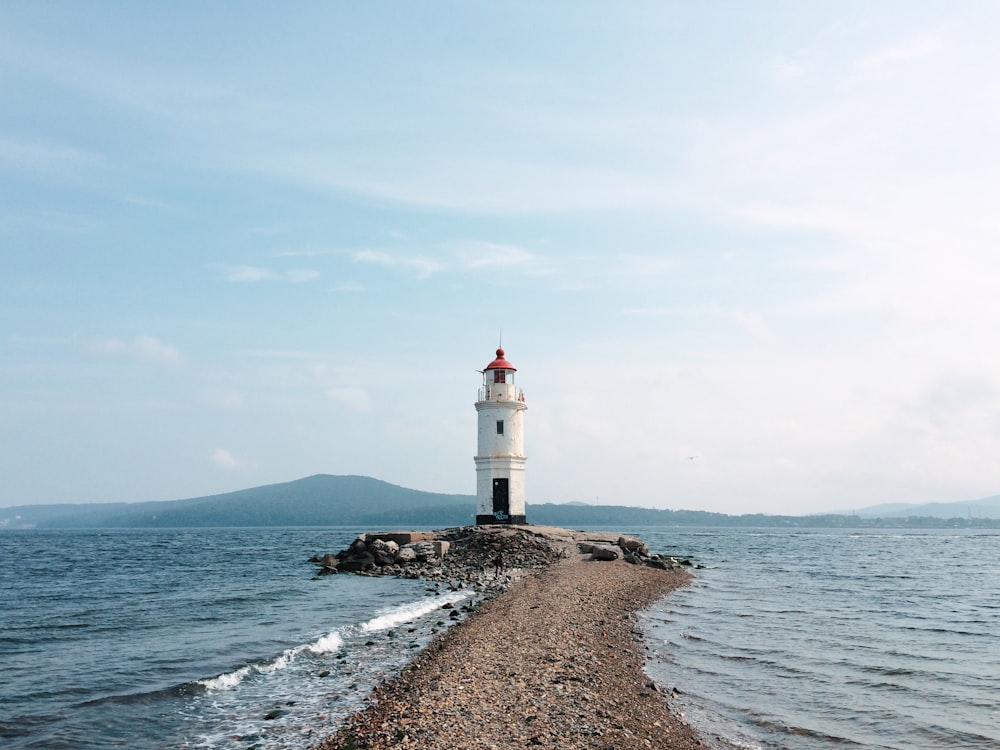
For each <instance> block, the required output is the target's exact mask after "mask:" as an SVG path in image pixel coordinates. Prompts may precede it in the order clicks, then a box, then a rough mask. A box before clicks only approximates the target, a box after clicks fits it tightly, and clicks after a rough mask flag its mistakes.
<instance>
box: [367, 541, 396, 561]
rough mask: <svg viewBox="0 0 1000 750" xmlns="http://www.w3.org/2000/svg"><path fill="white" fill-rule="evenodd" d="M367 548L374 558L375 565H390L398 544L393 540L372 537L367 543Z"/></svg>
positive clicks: (394, 559) (393, 559)
mask: <svg viewBox="0 0 1000 750" xmlns="http://www.w3.org/2000/svg"><path fill="white" fill-rule="evenodd" d="M368 549H369V550H370V552H371V554H372V557H374V558H375V564H376V565H392V564H393V563H394V562H395V561H396V554H397V553H398V552H399V545H398V544H396V543H395V542H393V541H388V542H387V541H384V540H382V539H374V540H372V541H371V542H370V543H369V544H368Z"/></svg>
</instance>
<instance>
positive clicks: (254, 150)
mask: <svg viewBox="0 0 1000 750" xmlns="http://www.w3.org/2000/svg"><path fill="white" fill-rule="evenodd" d="M998 22H1000V6H998V5H997V4H995V3H992V2H982V3H977V2H965V3H960V4H957V5H954V6H952V5H948V4H944V3H937V2H934V3H920V2H900V3H891V2H877V3H852V2H837V3H833V2H830V3H801V2H788V3H781V2H775V3H751V2H726V3H712V2H706V3H682V2H653V3H642V2H635V3H627V4H621V3H590V2H552V3H517V2H515V3H504V4H501V5H497V4H495V3H468V2H461V3H459V2H454V3H445V2H429V3H402V2H396V3H393V2H387V3H354V4H350V3H300V4H292V5H290V6H285V7H280V8H279V7H278V6H276V5H275V4H273V3H238V4H237V3H184V2H180V3H168V4H159V5H157V4H146V3H143V4H138V3H136V4H130V3H86V4H83V3H75V2H64V3H61V2H47V3H14V2H0V101H2V106H0V417H2V418H0V446H2V451H0V476H2V478H3V481H2V482H0V506H9V505H17V504H27V503H48V502H91V501H121V500H125V501H133V500H159V499H175V498H180V497H191V496H198V495H207V494H212V493H216V492H223V491H229V490H235V489H242V488H245V487H251V486H257V485H260V484H267V483H272V482H279V481H286V480H291V479H296V478H299V477H302V476H306V475H310V474H316V473H332V474H365V475H370V476H375V477H378V478H381V479H385V480H386V481H390V482H393V483H396V484H401V485H404V486H408V487H414V488H418V489H425V490H433V491H440V492H457V493H467V494H472V493H474V492H475V469H474V464H473V461H472V456H473V454H474V453H475V435H476V425H475V419H476V414H475V411H474V408H473V402H474V401H475V397H476V393H477V390H478V386H479V383H480V376H479V375H478V374H477V373H476V372H475V371H476V370H477V369H481V368H482V367H483V366H485V365H486V364H487V363H488V362H489V361H490V360H491V359H492V358H493V351H494V349H495V348H496V346H497V343H498V339H499V336H500V331H501V329H502V331H503V344H504V348H505V349H506V351H507V354H508V358H509V359H510V360H511V361H512V362H513V363H514V364H515V365H516V366H517V367H518V368H519V372H518V384H519V386H520V387H522V388H524V390H525V393H526V398H527V403H528V406H529V410H528V412H527V415H526V426H525V442H526V449H527V453H528V475H527V487H528V501H529V503H531V502H546V501H554V502H564V501H569V500H581V501H585V502H600V503H625V504H631V505H645V506H651V507H664V508H694V509H705V510H713V511H723V512H731V513H740V512H768V513H793V514H794V513H809V512H818V511H826V510H831V509H842V508H851V507H861V506H864V505H869V504H874V503H881V502H924V501H952V500H967V499H972V498H977V497H982V496H986V495H991V494H996V493H997V492H1000V460H998V456H1000V389H998V384H1000V352H998V347H997V345H996V341H997V331H998V330H1000V293H998V290H1000V245H998V239H1000V212H998V211H997V209H996V206H995V203H996V196H997V195H998V194H1000V184H998V183H1000V170H998V167H1000V159H998V156H1000V140H998V139H997V137H996V134H997V133H998V132H1000V50H998V48H997V45H996V43H995V29H996V28H998Z"/></svg>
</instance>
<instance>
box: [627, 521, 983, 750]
mask: <svg viewBox="0 0 1000 750" xmlns="http://www.w3.org/2000/svg"><path fill="white" fill-rule="evenodd" d="M645 537H646V540H647V542H648V543H649V544H650V546H651V548H653V549H657V550H660V551H665V552H668V553H670V554H679V555H690V556H691V557H692V558H693V559H695V560H698V561H700V562H702V563H703V564H705V565H706V566H707V568H706V569H704V570H700V571H698V575H697V578H696V580H695V582H694V584H693V585H692V586H691V587H688V588H686V589H681V590H679V591H677V592H676V593H674V594H673V595H671V596H670V597H668V598H667V599H665V600H663V601H661V602H659V603H658V605H657V606H656V607H655V608H654V609H653V610H652V611H651V612H649V613H648V614H647V616H646V617H645V620H644V625H645V630H646V633H647V646H648V647H649V649H650V655H651V657H652V660H651V662H650V664H649V666H648V668H647V671H648V673H649V674H650V676H651V677H653V679H655V680H657V681H659V682H661V683H662V684H664V685H666V686H668V687H676V688H677V689H678V690H679V691H680V694H679V695H678V696H677V697H676V699H674V700H673V701H672V704H673V705H674V707H675V708H680V709H681V710H683V711H684V713H685V717H686V719H687V720H688V721H689V723H691V724H692V725H693V726H695V727H696V728H698V729H700V730H702V732H703V734H704V735H705V737H706V738H707V739H708V740H709V741H710V742H711V743H712V744H714V745H715V746H716V747H719V748H794V749H795V750H830V749H831V748H844V747H862V748H898V749H899V750H903V749H906V750H912V749H913V748H950V749H957V748H976V749H977V750H979V749H981V748H987V747H1000V706H998V703H997V700H996V696H997V695H998V694H1000V570H998V568H997V560H998V559H1000V534H998V533H997V532H995V531H993V532H977V531H965V530H941V531H937V530H935V531H919V532H917V531H913V532H900V531H898V530H891V531H863V532H858V531H787V530H766V531H765V530H747V529H742V530H729V529H726V530H722V529H711V530H709V529H704V530H698V531H693V530H689V531H678V530H669V531H666V530H664V531H657V532H653V531H651V530H648V531H647V532H646V534H645Z"/></svg>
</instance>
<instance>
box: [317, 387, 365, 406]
mask: <svg viewBox="0 0 1000 750" xmlns="http://www.w3.org/2000/svg"><path fill="white" fill-rule="evenodd" d="M326 395H327V397H328V398H329V399H330V400H331V401H334V402H335V403H338V404H340V405H341V406H346V407H348V408H349V409H351V410H352V411H358V412H364V411H370V410H371V408H372V400H371V396H370V395H369V394H368V391H366V390H365V389H364V388H358V387H353V386H333V387H330V388H327V390H326Z"/></svg>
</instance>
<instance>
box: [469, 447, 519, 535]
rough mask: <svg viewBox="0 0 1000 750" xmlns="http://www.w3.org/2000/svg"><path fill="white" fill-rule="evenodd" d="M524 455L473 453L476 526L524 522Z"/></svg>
mask: <svg viewBox="0 0 1000 750" xmlns="http://www.w3.org/2000/svg"><path fill="white" fill-rule="evenodd" d="M525 460H526V459H525V458H524V456H517V457H514V456H503V457H494V456H488V457H484V456H477V457H476V459H475V461H476V525H477V526H484V525H488V524H496V523H503V524H524V523H526V515H525V507H524V464H525Z"/></svg>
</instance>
